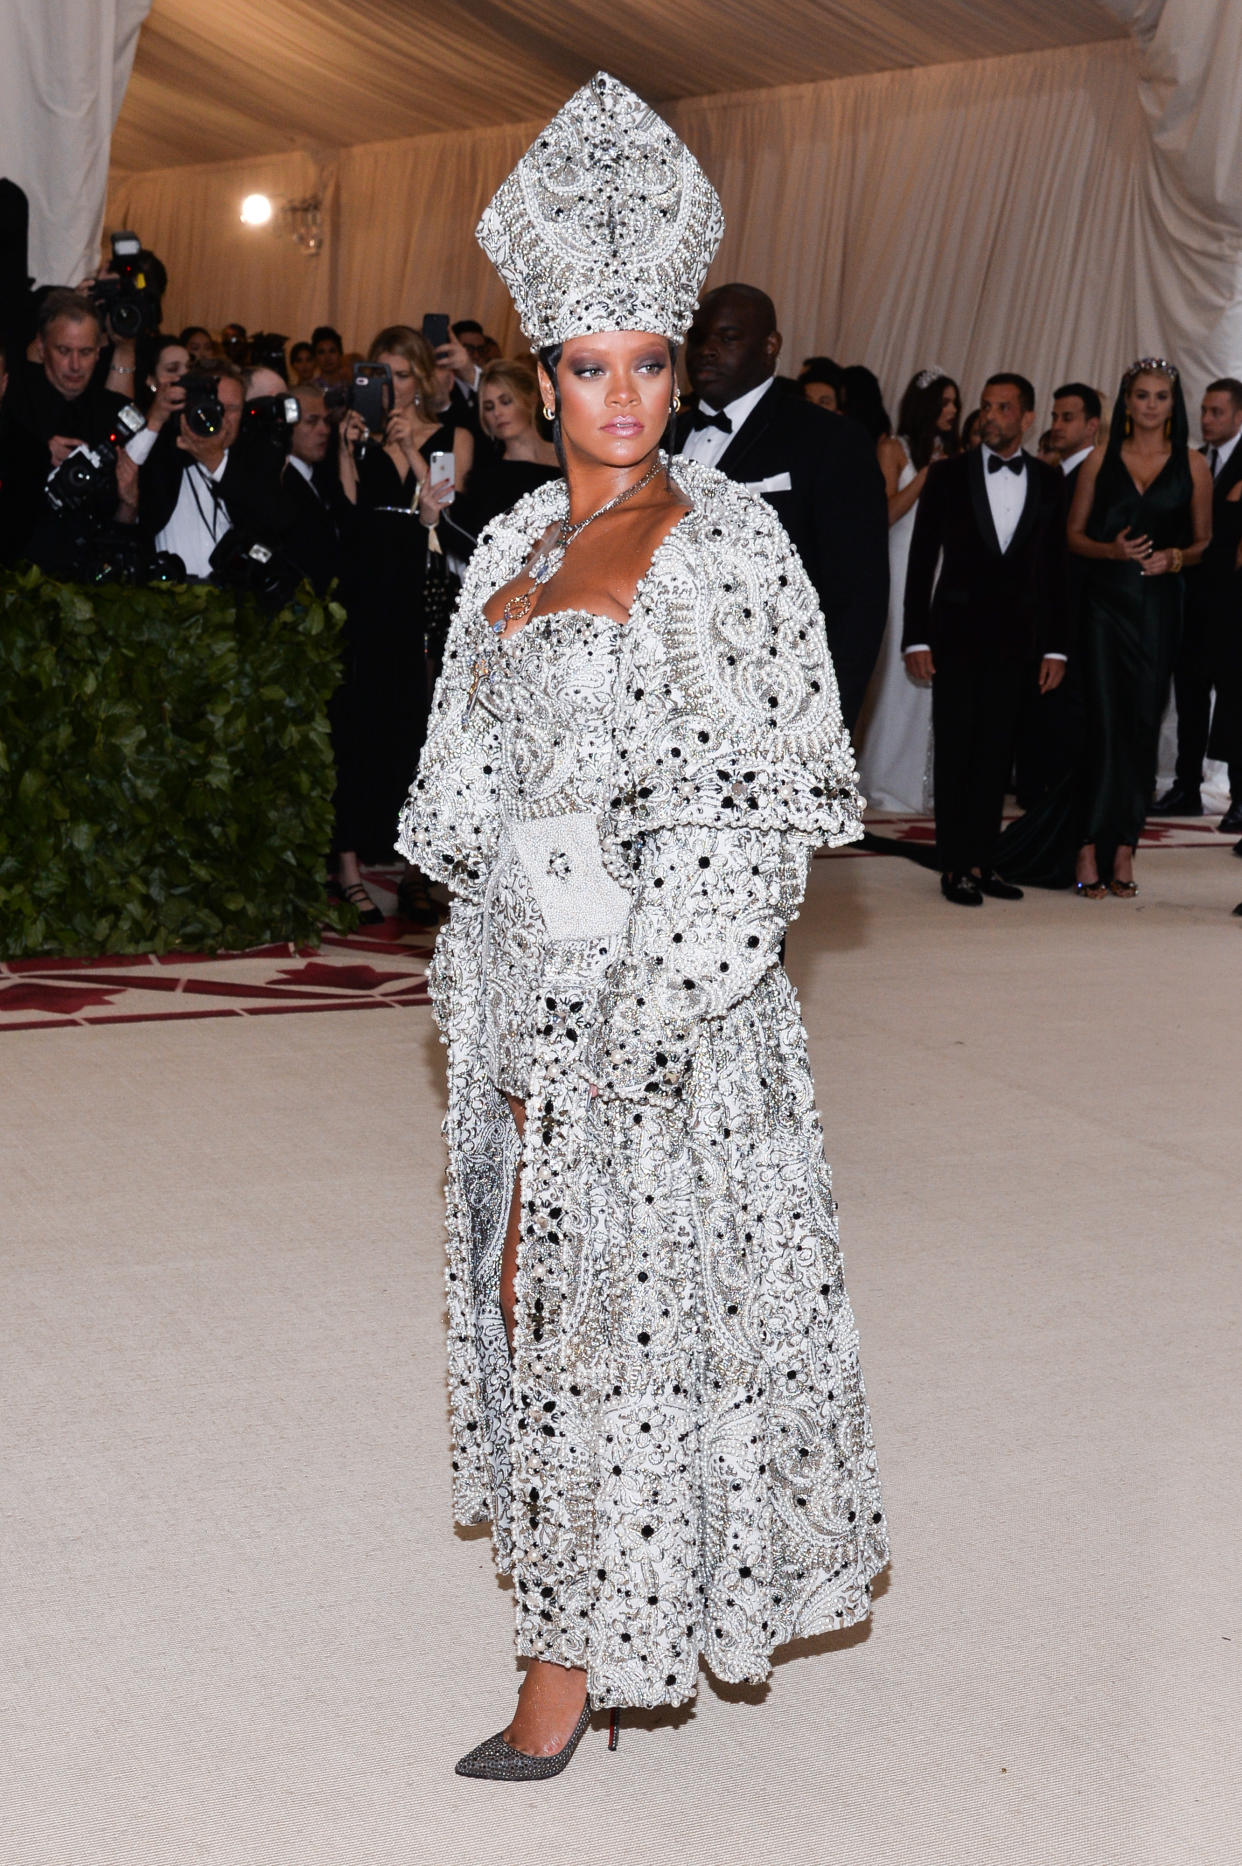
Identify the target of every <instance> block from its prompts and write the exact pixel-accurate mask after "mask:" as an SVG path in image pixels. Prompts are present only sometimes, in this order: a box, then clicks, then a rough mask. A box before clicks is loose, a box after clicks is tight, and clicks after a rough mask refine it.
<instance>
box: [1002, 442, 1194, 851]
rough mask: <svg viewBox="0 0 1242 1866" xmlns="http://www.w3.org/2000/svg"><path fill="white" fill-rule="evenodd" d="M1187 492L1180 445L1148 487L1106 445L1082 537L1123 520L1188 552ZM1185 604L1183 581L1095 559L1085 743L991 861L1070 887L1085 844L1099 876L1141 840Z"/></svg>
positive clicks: (1118, 527) (1087, 619) (1086, 644)
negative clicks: (1120, 851)
mask: <svg viewBox="0 0 1242 1866" xmlns="http://www.w3.org/2000/svg"><path fill="white" fill-rule="evenodd" d="M1191 492H1192V480H1191V475H1190V460H1189V455H1188V450H1187V448H1186V447H1185V446H1184V445H1182V446H1177V445H1175V446H1174V448H1173V451H1172V453H1171V454H1170V455H1169V458H1168V460H1167V461H1166V462H1165V464H1164V466H1163V468H1162V469H1161V471H1160V472H1159V473H1158V474H1157V476H1156V478H1155V479H1154V480H1153V481H1152V483H1151V485H1150V486H1149V487H1148V488H1147V490H1146V492H1140V491H1139V489H1138V487H1137V486H1136V485H1135V483H1134V481H1133V480H1132V479H1131V477H1130V474H1129V471H1128V469H1127V467H1126V465H1125V462H1124V461H1123V460H1122V458H1121V455H1120V452H1119V451H1114V450H1112V449H1110V451H1109V452H1108V454H1106V455H1105V458H1104V460H1103V461H1102V463H1101V465H1100V472H1099V477H1098V478H1097V480H1096V484H1095V499H1094V502H1093V504H1092V507H1091V516H1090V518H1089V519H1088V521H1087V527H1086V530H1087V536H1088V537H1089V538H1095V539H1097V540H1099V541H1100V542H1101V543H1105V542H1108V541H1109V540H1111V539H1113V538H1115V537H1116V536H1117V534H1118V532H1119V531H1124V530H1125V529H1126V527H1127V526H1128V527H1129V528H1130V530H1131V531H1132V532H1133V533H1134V534H1135V535H1136V536H1142V535H1145V536H1147V537H1149V538H1150V539H1151V541H1152V545H1153V547H1154V548H1155V549H1156V550H1158V551H1163V550H1171V549H1174V548H1175V547H1181V548H1184V547H1185V546H1186V545H1187V544H1188V543H1189V542H1190V539H1191V537H1192V535H1193V527H1192V523H1191ZM1182 599H1183V581H1182V578H1181V577H1180V576H1174V575H1173V574H1172V573H1166V574H1165V575H1164V576H1160V577H1145V576H1144V575H1143V573H1142V571H1141V570H1140V569H1139V567H1138V564H1137V563H1129V562H1127V563H1120V562H1117V563H1112V562H1106V561H1104V560H1099V561H1096V560H1093V561H1092V562H1091V564H1090V567H1089V572H1088V578H1087V594H1086V604H1085V610H1084V615H1083V623H1082V636H1081V648H1080V654H1081V670H1082V691H1083V706H1082V714H1081V717H1082V738H1081V743H1080V745H1079V746H1078V748H1077V752H1076V757H1075V763H1074V768H1073V771H1072V773H1071V775H1070V776H1069V777H1068V778H1067V779H1064V780H1063V781H1062V782H1061V783H1060V784H1058V785H1057V786H1056V787H1055V788H1054V789H1053V790H1051V791H1050V792H1049V793H1048V795H1047V797H1045V798H1044V799H1043V800H1042V801H1041V802H1040V803H1039V804H1038V805H1037V806H1036V807H1035V809H1033V810H1028V811H1027V813H1026V815H1025V816H1021V817H1019V818H1018V819H1017V821H1016V822H1014V823H1011V824H1010V826H1009V828H1008V829H1007V830H1006V831H1005V833H1004V834H1003V836H1002V837H1001V839H1000V844H999V847H998V850H997V856H996V866H997V868H998V870H999V871H1000V873H1001V874H1003V875H1005V876H1006V877H1007V878H1009V879H1010V880H1013V881H1022V882H1026V883H1029V884H1030V885H1032V886H1034V887H1047V888H1065V887H1070V886H1072V884H1073V881H1074V872H1075V858H1076V856H1077V853H1078V850H1079V848H1080V847H1081V846H1082V844H1083V843H1087V842H1094V843H1095V845H1096V849H1097V854H1098V856H1099V860H1100V863H1101V872H1102V873H1104V872H1107V871H1108V870H1109V869H1111V865H1112V859H1113V855H1114V852H1115V851H1116V849H1117V848H1118V847H1119V846H1120V845H1122V844H1129V845H1130V846H1131V847H1133V846H1134V845H1135V844H1136V843H1137V842H1138V839H1139V836H1140V834H1141V832H1142V828H1143V824H1144V822H1145V820H1146V817H1147V810H1148V805H1149V804H1150V802H1151V796H1152V792H1153V790H1154V789H1155V783H1156V759H1157V752H1158V747H1159V739H1160V721H1161V717H1162V715H1163V712H1164V707H1165V702H1166V700H1167V698H1168V692H1169V680H1170V676H1171V673H1172V667H1173V657H1174V654H1175V652H1176V648H1177V640H1178V636H1179V634H1180V631H1181V623H1182Z"/></svg>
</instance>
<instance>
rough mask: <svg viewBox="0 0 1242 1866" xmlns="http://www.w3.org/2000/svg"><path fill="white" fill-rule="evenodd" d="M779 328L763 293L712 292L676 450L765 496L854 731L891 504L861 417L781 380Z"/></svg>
mask: <svg viewBox="0 0 1242 1866" xmlns="http://www.w3.org/2000/svg"><path fill="white" fill-rule="evenodd" d="M780 350H781V335H780V332H779V330H778V329H777V327H776V311H775V309H774V307H773V304H772V300H771V299H770V298H769V297H768V295H767V293H766V292H761V291H758V290H756V288H755V287H754V286H753V285H722V286H719V287H718V288H717V290H715V291H713V292H708V294H707V296H706V297H705V298H704V300H703V302H702V304H701V305H700V307H699V309H698V312H697V313H696V315H695V319H694V323H693V324H692V325H691V327H690V333H689V336H688V337H687V339H686V372H687V374H688V375H689V378H690V385H691V387H692V389H693V390H694V394H695V397H696V405H695V407H694V408H692V409H686V410H683V412H682V414H681V416H680V417H679V418H678V422H677V427H676V440H675V446H676V450H677V452H678V453H679V454H682V455H684V457H685V458H686V459H687V460H701V461H702V462H703V463H704V464H705V465H706V466H714V467H718V468H719V469H720V471H721V472H722V473H724V474H726V475H727V476H728V478H729V479H732V480H736V481H738V482H739V483H740V484H741V485H744V486H749V487H751V488H752V489H753V490H754V491H755V492H761V493H762V494H763V496H764V498H765V499H767V501H768V503H769V504H770V505H771V506H772V508H773V509H774V511H775V512H776V515H777V517H778V518H779V519H780V521H781V523H782V524H783V525H784V527H785V529H786V531H787V532H788V533H789V536H790V539H791V540H792V542H793V545H794V548H795V549H796V550H797V552H798V555H799V557H800V558H801V559H802V562H803V564H804V565H805V567H806V572H807V575H808V576H809V577H810V579H811V582H812V583H813V584H814V586H815V590H816V593H817V595H818V597H819V604H820V608H821V609H822V610H823V612H824V620H825V623H826V625H827V631H828V646H829V649H830V650H831V653H832V659H833V664H834V666H835V667H836V672H837V685H838V686H839V688H840V690H841V712H842V716H843V717H844V720H845V723H846V725H847V727H852V726H853V724H854V722H855V720H856V719H857V717H858V714H859V710H860V708H861V706H862V702H863V695H864V694H865V693H866V691H867V682H868V681H869V680H870V678H871V670H872V668H873V667H874V666H875V663H876V657H877V656H878V654H879V652H880V642H881V640H882V639H883V635H884V625H885V622H886V620H887V616H888V504H887V500H886V499H885V496H884V479H883V475H882V474H881V472H880V468H879V464H878V462H877V461H876V457H875V450H874V448H873V447H872V445H871V442H870V440H869V439H868V437H867V435H866V433H865V432H864V431H863V429H862V428H861V427H859V426H858V424H857V423H856V422H852V421H849V420H847V419H846V418H845V417H844V416H842V415H837V414H831V413H829V411H828V410H827V409H824V408H817V407H816V406H815V405H814V404H813V403H811V402H807V401H804V400H803V399H802V398H801V397H800V396H795V395H789V394H783V393H782V392H781V391H780V389H779V387H777V386H775V384H774V372H775V369H776V359H777V357H778V356H779V355H780Z"/></svg>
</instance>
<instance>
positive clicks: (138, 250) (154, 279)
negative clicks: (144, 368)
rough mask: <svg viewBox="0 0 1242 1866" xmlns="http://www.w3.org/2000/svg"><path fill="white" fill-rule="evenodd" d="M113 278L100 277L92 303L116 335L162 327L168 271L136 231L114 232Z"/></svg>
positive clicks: (138, 334)
mask: <svg viewBox="0 0 1242 1866" xmlns="http://www.w3.org/2000/svg"><path fill="white" fill-rule="evenodd" d="M112 271H113V273H115V275H116V276H115V277H113V278H103V279H96V280H95V283H94V285H93V287H92V288H91V303H92V304H93V305H94V307H95V311H96V314H97V315H98V317H99V321H100V323H101V324H103V325H105V326H106V327H107V329H108V330H110V331H111V333H112V335H113V336H114V337H118V338H122V339H127V338H131V337H140V336H141V335H142V333H143V332H144V331H155V330H158V329H159V327H160V316H161V312H162V308H163V297H164V284H165V280H166V274H165V272H164V268H163V266H162V265H161V264H160V262H159V260H158V259H157V258H156V257H155V255H154V253H148V252H145V251H144V250H143V245H142V241H141V240H140V239H139V238H138V235H137V234H136V233H114V234H113V235H112Z"/></svg>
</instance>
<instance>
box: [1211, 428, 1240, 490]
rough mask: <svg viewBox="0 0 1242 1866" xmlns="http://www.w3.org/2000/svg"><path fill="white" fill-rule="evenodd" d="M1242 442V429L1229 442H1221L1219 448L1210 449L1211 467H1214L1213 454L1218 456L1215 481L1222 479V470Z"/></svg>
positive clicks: (1213, 476) (1214, 474)
mask: <svg viewBox="0 0 1242 1866" xmlns="http://www.w3.org/2000/svg"><path fill="white" fill-rule="evenodd" d="M1240 440H1242V429H1239V431H1238V432H1237V433H1236V434H1231V435H1230V437H1229V439H1228V440H1227V441H1221V442H1220V443H1219V445H1218V446H1216V447H1209V448H1208V450H1207V463H1208V465H1209V467H1212V455H1213V454H1215V455H1216V465H1215V466H1214V467H1212V478H1213V479H1219V478H1220V475H1221V471H1222V469H1223V468H1224V467H1225V465H1226V463H1227V462H1228V459H1229V456H1230V454H1231V453H1232V452H1233V450H1234V448H1235V447H1236V446H1237V444H1238V442H1239V441H1240Z"/></svg>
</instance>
